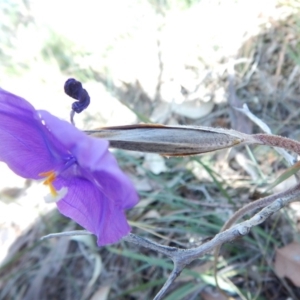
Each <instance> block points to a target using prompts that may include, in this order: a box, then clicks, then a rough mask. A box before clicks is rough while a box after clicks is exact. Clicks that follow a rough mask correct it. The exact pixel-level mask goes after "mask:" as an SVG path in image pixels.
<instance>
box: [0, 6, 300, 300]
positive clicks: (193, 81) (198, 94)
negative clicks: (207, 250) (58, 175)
mask: <svg viewBox="0 0 300 300" xmlns="http://www.w3.org/2000/svg"><path fill="white" fill-rule="evenodd" d="M127 2H128V13H130V14H131V15H133V16H135V19H134V22H132V24H131V25H130V26H132V27H130V26H129V27H130V28H132V31H130V28H129V27H128V28H126V30H127V35H125V34H126V32H121V31H120V32H118V33H117V34H116V33H115V35H116V36H115V37H114V38H113V39H112V41H109V42H108V41H105V43H106V44H105V45H104V46H102V48H101V49H100V50H99V49H98V51H99V52H97V47H95V48H94V49H92V48H91V49H82V48H81V46H80V45H76V42H75V41H68V39H67V38H64V37H62V36H60V32H57V31H53V32H52V33H51V34H50V35H49V36H50V37H49V38H48V39H47V40H46V38H45V40H46V41H45V40H43V43H44V44H42V46H41V49H40V50H41V51H40V52H38V51H37V52H36V53H35V56H33V57H30V56H28V57H27V60H25V61H23V62H22V61H21V58H22V57H20V56H17V54H16V53H18V52H17V46H15V45H16V44H18V43H16V41H18V39H20V36H19V34H20V27H24V28H25V29H26V28H27V29H28V28H29V27H30V26H31V27H34V28H29V29H28V32H30V30H32V31H34V30H37V28H39V23H38V21H37V20H35V16H34V15H33V14H32V13H31V6H30V3H31V2H28V3H27V4H26V3H25V4H24V3H23V2H15V3H16V5H15V6H14V5H11V6H9V5H8V6H5V7H4V6H3V7H4V8H5V9H4V8H3V12H6V15H7V18H8V20H7V21H6V22H7V23H4V21H3V24H2V27H1V33H2V35H3V37H2V38H1V39H0V43H1V47H0V49H1V50H0V56H1V60H2V62H3V64H2V65H1V73H2V74H1V75H0V80H1V82H2V83H3V88H7V89H10V90H11V91H12V92H15V93H17V94H18V93H19V94H20V93H22V92H24V93H25V95H24V97H27V98H28V100H30V98H29V97H30V96H32V94H30V92H29V91H28V89H31V87H30V85H29V84H30V80H29V78H31V80H32V81H31V83H32V86H33V87H34V88H35V87H36V86H37V85H39V84H41V85H42V88H41V90H42V89H43V87H44V86H46V85H47V86H49V87H47V90H48V89H51V88H53V90H54V91H55V93H56V91H58V90H59V89H60V88H61V91H59V92H57V94H58V93H61V94H62V87H63V84H64V80H65V78H67V77H78V78H79V79H81V80H83V82H86V85H85V88H86V89H87V90H89V87H90V88H91V91H92V93H91V95H92V101H94V102H97V101H96V100H95V98H94V97H93V94H94V95H96V96H100V97H101V98H102V103H99V101H98V102H97V104H94V105H95V106H94V107H92V108H91V109H90V110H89V111H87V112H86V113H85V114H83V115H82V116H79V117H78V121H79V122H82V123H81V124H80V123H79V125H80V126H81V127H82V128H94V127H97V126H99V123H100V124H105V123H106V124H109V125H111V124H112V123H113V122H112V120H113V121H114V125H117V124H119V125H121V124H120V123H117V122H118V120H121V121H122V123H123V124H125V123H130V122H134V121H135V122H140V121H142V122H160V123H164V124H201V125H206V126H215V127H225V128H236V129H238V130H240V131H244V132H248V133H255V132H260V129H259V128H258V127H256V126H255V125H253V124H252V123H251V122H249V121H248V120H247V119H246V117H244V116H241V115H240V114H237V113H236V112H235V111H234V110H232V109H231V107H230V105H232V106H241V105H242V103H247V104H248V106H249V108H250V109H251V110H252V112H253V113H254V114H255V115H256V116H258V117H259V118H260V119H262V120H264V121H265V122H266V123H267V124H268V125H269V126H270V127H271V129H272V132H273V133H275V134H279V135H283V136H288V137H290V138H293V139H297V140H299V137H300V131H299V113H300V105H299V104H300V89H299V83H300V18H299V9H300V7H299V3H298V2H297V1H277V3H275V2H276V1H273V2H274V3H273V4H272V5H269V6H268V5H266V7H264V6H262V7H260V4H259V1H253V2H252V1H244V6H246V8H243V7H244V6H243V5H242V2H243V1H242V0H241V1H224V2H222V3H221V4H220V3H218V1H211V2H210V4H208V1H199V3H196V1H194V2H195V3H194V2H193V1H185V2H184V1H173V2H172V1H148V2H146V1H131V2H130V1H127ZM266 2H268V1H266ZM270 2H272V1H270ZM0 3H1V2H0ZM2 5H4V4H2ZM5 5H6V4H5ZM53 5H54V4H53ZM135 5H136V12H135V10H134V6H135ZM247 5H248V6H249V7H252V6H253V7H255V8H253V10H251V11H249V14H250V17H249V16H248V17H247V16H246V13H247V9H249V8H247ZM116 9H117V8H116ZM139 9H140V10H139ZM126 12H127V10H124V12H123V13H124V14H126ZM230 13H231V14H230ZM135 14H136V15H135ZM210 14H211V15H210ZM209 15H210V17H209ZM9 16H10V17H9ZM202 16H206V17H207V18H206V20H201V18H202ZM243 19H245V24H246V25H245V24H244V23H243V22H242V21H243ZM143 20H144V22H143ZM233 20H236V21H235V22H233ZM66 22H67V17H66ZM226 22H228V23H234V24H233V25H232V26H229V25H230V24H229V25H228V24H227V23H226ZM20 24H21V25H22V26H21V25H20ZM252 25H253V26H252ZM138 26H140V27H141V28H138V29H137V27H138ZM147 26H148V27H147ZM251 26H252V27H251ZM108 27H109V25H108ZM204 27H205V28H204ZM223 27H224V28H223ZM149 28H150V29H149ZM25 29H24V30H25ZM230 30H231V31H230ZM124 31H125V29H124ZM91 34H92V33H91ZM109 43H111V44H109ZM143 43H145V45H144V44H143ZM228 44H229V45H228ZM105 47H107V48H106V49H104V48H105ZM143 47H146V48H147V50H146V48H145V49H144V48H143ZM176 47H177V48H176ZM178 47H179V49H178ZM103 49H104V50H103ZM42 50H43V51H42ZM144 50H145V52H144ZM92 51H93V52H92ZM131 52H132V53H131ZM137 55H139V56H141V57H138V56H137ZM124 60H125V61H124ZM21 63H22V64H21ZM39 64H40V65H39ZM131 64H132V67H131ZM38 65H39V69H38V68H37V66H38ZM37 70H40V72H38V71H37ZM46 70H51V72H49V74H46V72H45V71H46ZM30 72H31V73H30ZM28 74H33V75H28ZM55 76H56V77H55ZM24 82H25V83H24ZM42 82H44V83H42ZM2 83H1V84H2ZM19 85H20V86H21V85H22V87H20V86H19ZM13 86H14V87H15V89H12V88H10V87H13ZM99 86H101V87H99ZM96 87H97V88H96ZM101 88H102V90H101ZM26 89H27V90H26ZM97 89H98V90H97ZM100 90H101V91H100ZM40 93H42V94H45V93H46V92H45V91H44V92H40ZM97 93H98V94H97ZM38 97H40V94H39V96H36V97H34V99H36V98H38ZM60 97H63V96H60ZM61 99H62V98H59V99H58V100H59V101H62V100H61ZM106 99H107V100H106ZM116 99H117V100H118V101H119V102H118V103H117V104H116V102H117V101H116ZM58 100H53V101H57V103H58ZM47 101H48V98H47V96H46V99H45V101H43V103H42V105H44V108H47V103H50V101H49V102H47ZM63 101H65V103H66V104H63V109H61V107H62V106H61V105H60V106H58V108H57V111H59V113H58V114H60V115H62V114H64V115H65V116H67V115H68V107H69V105H70V103H69V102H68V101H67V100H65V99H64V100H63ZM103 103H104V104H103ZM109 103H111V105H112V108H111V110H109V109H107V108H104V107H103V106H109ZM119 103H122V104H123V105H125V106H126V107H127V108H129V110H130V111H131V112H133V114H132V113H128V109H127V108H124V106H123V105H119ZM40 104H41V103H40ZM49 105H50V104H49ZM101 106H102V107H103V109H101ZM51 109H52V111H54V113H55V108H52V106H51ZM123 112H124V113H123ZM124 116H125V118H126V117H127V116H128V117H127V119H128V120H127V121H126V120H124ZM79 119H82V120H79ZM115 154H116V157H117V158H118V161H119V163H120V165H121V167H122V168H123V170H124V171H126V172H127V173H128V174H129V175H130V176H131V178H132V179H133V181H134V182H135V184H136V187H137V189H138V190H139V194H140V198H141V201H140V203H139V205H138V206H137V207H135V208H134V209H132V210H131V211H129V212H128V219H129V220H131V224H132V227H133V232H134V233H136V234H139V235H141V236H145V237H148V238H150V239H152V240H156V241H158V242H160V243H162V244H164V245H170V246H176V247H183V248H185V247H187V248H189V247H193V246H194V245H198V244H199V243H201V242H202V241H204V240H205V239H209V238H211V237H212V236H214V235H215V234H216V233H217V232H218V231H219V230H220V228H221V227H222V224H223V223H224V222H225V221H226V219H228V217H229V216H230V215H232V214H233V212H234V211H236V210H237V209H238V208H239V207H241V206H243V205H245V204H246V203H248V202H249V201H254V200H256V199H258V198H260V197H262V195H264V193H265V191H266V190H267V189H268V186H269V185H270V184H271V183H272V182H274V181H275V180H276V178H278V176H279V175H280V174H282V173H283V172H284V170H286V168H287V166H286V165H285V162H284V160H283V159H282V158H281V157H279V156H278V154H276V153H275V152H274V151H273V150H272V149H269V148H266V147H256V148H254V147H253V148H251V149H246V148H245V147H243V148H237V149H232V151H231V152H229V151H227V150H224V151H218V152H217V153H213V154H208V155H204V156H195V157H191V158H190V157H180V158H169V159H166V158H161V157H159V156H156V155H148V154H140V153H132V152H125V151H116V152H115ZM1 172H6V173H3V174H8V173H7V172H8V171H7V170H5V169H1ZM1 176H2V175H1ZM13 180H16V181H13V182H10V186H9V187H6V186H0V202H1V208H0V209H1V213H0V216H1V219H0V239H1V243H2V244H1V247H3V249H6V248H7V249H8V252H7V256H6V257H5V258H3V263H2V266H1V269H0V299H30V300H32V299H64V300H65V299H92V300H96V299H99V300H102V299H103V300H104V299H128V300H138V299H152V298H153V297H154V295H155V294H156V293H157V292H158V290H159V289H160V287H161V286H162V284H163V283H164V281H165V279H166V277H167V276H168V274H169V272H170V270H171V268H172V265H171V263H170V262H169V261H168V260H167V259H166V258H164V257H162V256H161V255H157V254H156V253H154V252H151V251H149V250H146V249H140V248H137V247H136V246H134V245H131V244H127V243H125V242H122V243H120V244H117V245H113V246H109V247H105V248H102V249H99V248H97V247H96V245H95V241H94V239H93V238H91V237H84V238H83V237H80V238H79V237H78V238H54V239H50V240H46V241H42V242H41V241H39V238H40V237H41V236H43V235H45V234H48V233H51V232H59V231H67V230H74V229H75V228H77V227H76V225H75V224H73V223H72V222H70V221H69V220H67V219H65V218H63V217H61V216H59V215H58V213H56V212H55V211H54V212H53V211H50V212H49V209H47V208H45V207H44V206H42V204H37V203H39V202H42V200H41V199H42V198H41V196H40V194H33V193H30V190H31V188H32V187H33V186H34V184H35V183H32V182H30V181H26V182H25V181H21V182H19V181H18V183H16V184H14V182H17V180H19V179H15V178H14V179H13ZM294 182H295V181H294V179H288V180H286V181H285V182H282V183H281V184H280V185H277V186H276V187H275V188H274V189H273V190H269V191H268V193H273V192H274V191H275V190H276V191H280V190H283V189H284V188H285V187H287V186H291V185H292V184H293V183H294ZM37 195H38V196H37ZM37 197H38V199H37ZM33 198H34V199H33ZM31 201H33V202H34V204H32V202H31ZM29 202H30V203H31V204H30V209H31V210H32V211H33V212H29V208H28V205H29ZM26 207H27V208H26ZM37 207H38V209H37ZM299 210H300V208H299V206H297V205H295V206H294V207H293V208H286V209H283V210H282V211H281V213H279V214H277V215H275V216H273V217H272V218H271V219H269V220H268V221H267V222H265V223H264V224H263V225H261V226H259V227H257V228H255V229H254V230H252V232H251V234H249V236H247V237H245V238H243V239H240V240H237V241H235V242H232V243H230V244H226V245H224V246H223V248H222V251H221V254H220V258H219V262H218V270H219V276H220V284H221V287H222V288H223V289H224V290H226V291H227V292H228V294H229V295H231V297H232V298H233V299H274V300H275V299H276V300H280V299H288V298H289V299H300V291H299V287H297V286H295V285H294V284H293V282H292V281H290V280H288V279H284V278H279V277H278V276H277V275H276V274H275V272H274V263H273V262H274V255H275V251H276V249H277V248H280V247H283V246H284V245H287V244H289V243H290V242H292V241H297V240H299V227H298V226H299V225H298V222H299V218H300V214H299ZM27 214H28V215H30V217H28V218H27V217H26V216H28V215H27ZM25 217H26V218H27V219H28V220H26V221H24V222H23V221H22V222H21V219H22V220H24V218H25ZM28 226H29V227H28ZM77 229H79V228H77ZM5 247H6V248H5ZM165 299H168V300H173V299H174V300H175V299H205V300H208V299H223V298H222V295H221V294H220V293H218V292H217V290H216V288H215V282H214V278H213V262H212V257H211V256H210V255H208V256H206V257H205V258H204V259H201V260H199V261H196V262H194V263H193V264H192V265H191V266H190V267H189V269H188V270H186V271H185V272H183V274H182V275H181V276H180V277H179V278H178V279H177V281H176V282H175V284H174V285H173V287H172V290H171V291H170V292H169V295H168V296H167V297H166V298H165Z"/></svg>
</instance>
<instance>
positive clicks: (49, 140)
mask: <svg viewBox="0 0 300 300" xmlns="http://www.w3.org/2000/svg"><path fill="white" fill-rule="evenodd" d="M0 141H1V143H0V161H4V162H5V163H7V165H8V166H9V167H10V168H11V169H12V170H13V171H14V172H15V173H16V174H18V175H20V176H22V177H25V178H34V179H40V177H39V176H38V174H39V173H41V172H46V171H49V170H51V169H53V167H54V166H56V165H58V164H60V163H61V159H60V157H61V152H62V151H63V150H62V149H61V148H59V147H56V145H55V143H54V140H53V137H52V136H51V135H50V134H49V132H48V130H47V129H46V128H45V126H44V125H43V124H42V122H41V120H40V117H39V115H38V113H37V112H36V111H35V109H34V108H33V106H32V105H31V104H30V103H29V102H27V101H26V100H24V99H22V98H20V97H18V96H15V95H13V94H11V93H8V92H6V91H4V90H2V89H0ZM54 149H55V151H54ZM55 153H57V155H54V154H55Z"/></svg>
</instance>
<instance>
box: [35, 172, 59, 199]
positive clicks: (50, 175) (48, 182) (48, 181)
mask: <svg viewBox="0 0 300 300" xmlns="http://www.w3.org/2000/svg"><path fill="white" fill-rule="evenodd" d="M39 176H41V177H46V180H45V181H44V182H43V184H44V185H48V186H49V188H50V192H51V194H52V195H53V196H57V191H56V189H55V187H54V186H53V181H54V180H55V179H56V174H55V172H54V171H53V170H52V171H48V172H42V173H40V174H39Z"/></svg>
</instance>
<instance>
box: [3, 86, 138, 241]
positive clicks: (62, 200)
mask: <svg viewBox="0 0 300 300" xmlns="http://www.w3.org/2000/svg"><path fill="white" fill-rule="evenodd" d="M108 146H109V143H108V142H107V141H105V140H101V139H96V138H92V137H89V136H87V135H86V134H84V133H83V132H81V131H80V130H78V129H76V128H75V127H74V126H73V125H71V124H70V123H68V122H66V121H63V120H60V119H58V118H57V117H55V116H53V115H51V114H50V113H49V112H47V111H44V110H35V108H34V107H33V106H32V105H31V104H30V103H29V102H27V101H26V100H24V99H23V98H20V97H18V96H16V95H13V94H11V93H9V92H7V91H4V90H2V89H0V161H3V162H5V163H6V164H7V165H8V166H9V168H10V169H11V170H12V171H13V172H14V173H16V174H18V175H19V176H21V177H24V178H30V179H36V180H41V179H43V180H44V184H45V185H47V186H48V187H49V188H50V195H51V197H50V198H51V200H53V201H55V202H56V204H57V207H58V210H59V211H60V212H61V213H62V214H63V215H65V216H67V217H69V218H71V219H72V220H74V221H75V222H77V223H78V224H79V225H81V226H82V227H83V228H85V229H86V230H88V231H90V232H91V233H93V234H95V235H96V236H97V243H98V245H99V246H102V245H106V244H112V243H116V242H118V241H119V240H120V239H121V238H122V237H124V236H125V235H127V234H128V233H129V232H130V227H129V225H128V223H127V220H126V216H125V213H124V211H125V210H127V209H129V208H132V207H133V206H134V205H136V203H137V202H138V196H137V193H136V191H135V188H134V186H133V184H132V182H131V181H130V180H129V178H128V177H127V176H126V175H125V174H124V173H123V172H122V171H121V170H120V168H119V167H118V164H117V162H116V159H115V158H114V156H113V155H112V154H111V153H110V152H109V151H108ZM48 200H49V198H48Z"/></svg>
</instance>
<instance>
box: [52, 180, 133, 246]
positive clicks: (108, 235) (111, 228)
mask: <svg viewBox="0 0 300 300" xmlns="http://www.w3.org/2000/svg"><path fill="white" fill-rule="evenodd" d="M56 185H57V187H58V186H60V187H62V186H67V187H68V194H67V195H66V197H65V199H63V200H60V201H59V202H58V203H57V206H58V209H59V211H60V212H61V213H62V214H63V215H65V216H67V217H69V218H71V219H72V220H74V221H75V222H77V223H78V224H80V225H81V226H82V227H84V228H85V229H87V230H88V231H90V232H92V233H93V234H95V235H96V236H97V243H98V245H99V246H103V245H106V244H113V243H116V242H118V241H119V240H120V239H121V238H122V237H123V236H125V235H127V234H128V233H129V232H130V226H129V225H128V223H127V220H126V216H125V214H124V211H123V209H120V208H119V207H116V206H115V205H114V202H113V201H111V199H108V198H107V197H106V196H105V195H104V194H103V193H101V191H100V190H99V189H97V188H96V186H95V185H94V184H93V183H92V182H90V181H88V180H86V179H85V178H80V177H77V178H76V177H72V178H71V179H69V180H68V181H67V182H64V180H63V179H58V180H57V182H56Z"/></svg>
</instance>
